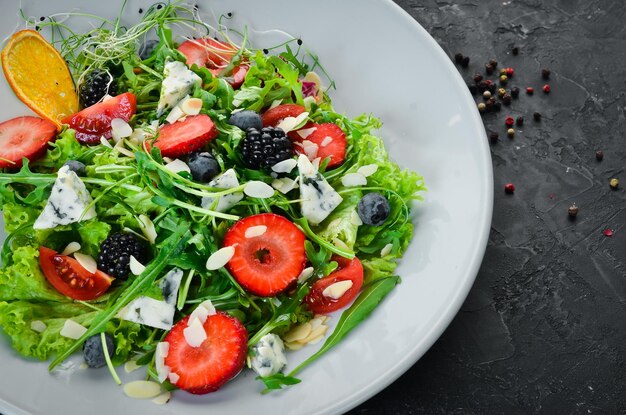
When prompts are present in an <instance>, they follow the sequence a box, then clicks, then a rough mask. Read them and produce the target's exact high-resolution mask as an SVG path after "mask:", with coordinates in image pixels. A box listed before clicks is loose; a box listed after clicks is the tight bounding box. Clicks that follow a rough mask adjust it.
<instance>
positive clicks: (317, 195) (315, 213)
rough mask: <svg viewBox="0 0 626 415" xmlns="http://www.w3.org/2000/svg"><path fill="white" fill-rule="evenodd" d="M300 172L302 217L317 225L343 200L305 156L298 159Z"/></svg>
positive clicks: (301, 155)
mask: <svg viewBox="0 0 626 415" xmlns="http://www.w3.org/2000/svg"><path fill="white" fill-rule="evenodd" d="M298 170H299V172H300V199H301V200H302V202H301V208H300V209H301V212H302V216H304V217H305V218H307V220H308V221H309V222H310V223H311V224H313V225H317V224H318V223H320V222H322V221H323V220H324V219H326V217H327V216H328V215H330V213H331V212H332V211H333V210H334V209H335V208H336V207H337V206H339V204H340V203H341V201H342V200H343V198H342V197H341V196H340V195H339V193H337V192H336V191H335V189H333V188H332V186H331V185H330V184H328V182H327V181H326V179H325V178H324V176H322V174H321V173H320V172H318V171H317V169H316V168H315V166H313V164H311V162H310V161H309V159H308V158H307V157H306V156H305V155H304V154H300V156H299V157H298Z"/></svg>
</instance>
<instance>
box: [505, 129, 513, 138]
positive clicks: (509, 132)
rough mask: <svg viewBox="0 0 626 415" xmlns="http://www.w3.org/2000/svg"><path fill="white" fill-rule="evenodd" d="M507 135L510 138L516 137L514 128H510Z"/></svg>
mask: <svg viewBox="0 0 626 415" xmlns="http://www.w3.org/2000/svg"><path fill="white" fill-rule="evenodd" d="M506 135H508V136H509V138H513V137H515V130H514V129H513V128H509V129H508V130H506Z"/></svg>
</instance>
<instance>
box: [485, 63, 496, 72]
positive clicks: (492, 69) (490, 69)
mask: <svg viewBox="0 0 626 415" xmlns="http://www.w3.org/2000/svg"><path fill="white" fill-rule="evenodd" d="M494 70H495V68H494V67H493V65H491V64H489V63H488V64H487V65H485V73H486V74H487V75H491V74H492V73H493V71H494Z"/></svg>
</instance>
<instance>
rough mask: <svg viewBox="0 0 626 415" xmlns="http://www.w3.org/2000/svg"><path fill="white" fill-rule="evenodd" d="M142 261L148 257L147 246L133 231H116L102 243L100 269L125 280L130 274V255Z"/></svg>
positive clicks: (99, 256)
mask: <svg viewBox="0 0 626 415" xmlns="http://www.w3.org/2000/svg"><path fill="white" fill-rule="evenodd" d="M131 255H132V256H134V257H135V259H136V260H137V261H139V262H141V263H145V262H146V260H147V259H148V253H147V250H146V246H145V245H144V244H143V243H142V242H141V241H140V240H139V239H138V238H137V237H136V236H135V235H133V234H132V233H123V232H121V233H114V234H112V235H109V237H108V238H106V239H105V240H104V242H102V245H100V253H99V254H98V261H97V262H98V269H99V270H101V271H103V272H106V273H107V274H109V275H110V276H112V277H115V278H119V279H121V280H125V279H127V278H128V275H129V274H130V256H131Z"/></svg>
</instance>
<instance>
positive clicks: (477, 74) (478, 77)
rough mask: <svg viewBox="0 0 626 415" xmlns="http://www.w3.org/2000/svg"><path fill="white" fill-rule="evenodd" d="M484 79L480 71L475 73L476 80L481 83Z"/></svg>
mask: <svg viewBox="0 0 626 415" xmlns="http://www.w3.org/2000/svg"><path fill="white" fill-rule="evenodd" d="M482 80H483V76H482V75H481V74H479V73H476V74H474V82H476V83H479V82H480V81H482Z"/></svg>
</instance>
